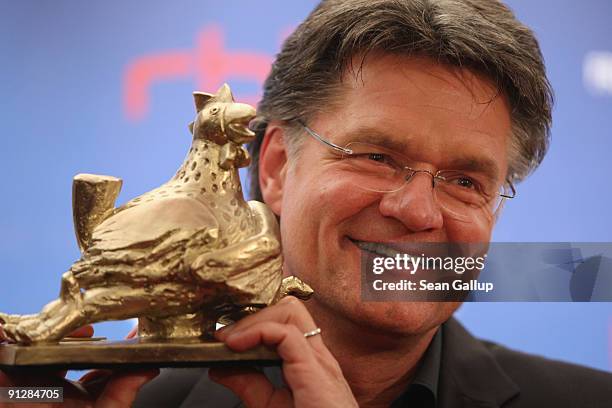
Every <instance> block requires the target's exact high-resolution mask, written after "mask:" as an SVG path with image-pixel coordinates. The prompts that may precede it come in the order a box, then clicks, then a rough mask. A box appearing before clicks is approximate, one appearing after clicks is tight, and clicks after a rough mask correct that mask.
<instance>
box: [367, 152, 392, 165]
mask: <svg viewBox="0 0 612 408" xmlns="http://www.w3.org/2000/svg"><path fill="white" fill-rule="evenodd" d="M368 159H369V160H373V161H377V162H384V163H387V162H389V160H388V158H387V157H386V155H385V154H383V153H368Z"/></svg>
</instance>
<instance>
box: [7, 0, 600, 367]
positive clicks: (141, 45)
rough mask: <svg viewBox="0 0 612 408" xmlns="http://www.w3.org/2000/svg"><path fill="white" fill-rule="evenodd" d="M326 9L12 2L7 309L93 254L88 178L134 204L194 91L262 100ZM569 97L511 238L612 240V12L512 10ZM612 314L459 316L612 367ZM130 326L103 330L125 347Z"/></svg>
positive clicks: (514, 341)
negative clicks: (293, 37)
mask: <svg viewBox="0 0 612 408" xmlns="http://www.w3.org/2000/svg"><path fill="white" fill-rule="evenodd" d="M314 3H315V2H314V1H306V0H300V1H291V2H287V1H280V0H271V1H258V2H247V1H232V0H226V1H223V2H219V1H203V0H199V1H179V2H159V3H157V4H152V3H151V2H146V1H143V0H140V1H131V2H120V1H110V2H99V3H95V4H92V3H91V2H81V1H76V0H75V1H56V2H40V1H20V2H9V1H6V0H4V1H1V2H0V56H1V58H2V63H1V64H0V78H1V80H0V95H1V96H2V104H1V108H0V118H1V120H0V131H1V135H2V147H1V150H0V174H1V175H2V185H1V189H2V200H0V259H1V260H2V261H1V263H0V271H1V273H2V275H1V280H0V281H1V283H0V310H2V311H10V312H13V313H32V312H36V311H38V310H39V309H40V308H41V307H42V306H43V305H44V304H45V303H46V302H48V301H50V300H51V299H53V298H54V297H55V296H56V295H57V291H58V286H59V278H60V276H61V273H62V272H64V271H65V270H66V269H67V268H68V267H69V266H70V265H71V263H72V262H73V261H74V260H75V259H77V258H78V256H79V252H78V249H77V245H76V242H75V239H74V233H73V229H72V228H73V227H72V215H71V182H72V177H73V176H74V175H75V174H77V173H80V172H89V173H98V174H108V175H114V176H119V177H121V178H123V180H124V187H123V191H122V193H121V196H120V198H119V201H120V202H122V201H125V200H126V199H129V198H132V197H134V196H136V195H139V194H141V193H142V192H144V191H147V190H149V189H151V188H153V187H156V186H157V185H159V184H160V183H161V182H163V181H165V180H166V179H167V178H169V177H170V175H171V174H173V171H174V170H175V168H176V167H177V165H178V164H179V163H180V162H181V161H182V159H183V156H184V154H185V151H186V149H187V148H188V146H189V143H190V137H191V135H190V134H189V133H188V131H187V123H188V122H189V121H190V120H191V119H192V117H193V113H194V110H193V103H192V98H191V92H192V91H193V90H196V89H200V90H204V91H211V90H215V89H216V88H217V87H218V86H219V85H220V84H221V83H222V82H223V81H228V82H229V83H230V84H231V85H232V88H233V90H234V93H235V95H236V97H237V99H240V100H245V101H248V102H251V103H255V102H256V101H257V99H258V94H259V90H260V88H261V81H262V79H263V78H264V77H265V75H266V73H267V71H268V69H269V64H270V61H272V57H273V55H274V54H275V53H276V52H277V50H278V49H279V46H280V44H281V42H282V40H283V38H285V37H286V36H287V34H288V33H289V32H291V30H292V28H294V27H295V26H296V25H297V23H298V22H299V21H300V20H301V19H303V18H304V17H305V16H306V15H307V13H308V12H309V11H310V9H311V8H312V7H313V5H314ZM510 5H511V7H512V8H513V9H514V10H515V12H516V13H517V15H518V16H519V18H520V19H521V20H522V21H524V22H525V23H527V24H528V25H529V26H531V27H532V28H533V29H534V30H535V32H536V33H537V35H538V38H539V39H540V43H541V46H542V49H543V52H544V56H545V59H546V63H547V67H548V72H549V76H550V79H551V82H552V84H553V87H554V89H555V93H556V101H557V103H556V108H555V111H554V127H553V143H552V147H551V149H550V152H549V154H548V155H547V157H546V159H545V161H544V163H543V164H542V166H541V167H540V169H539V170H538V171H537V172H536V173H535V174H534V175H533V176H532V177H531V178H530V179H528V180H527V181H526V182H524V183H522V184H521V185H519V187H518V191H519V196H518V198H517V199H516V200H513V201H512V202H511V203H509V204H508V205H506V208H505V210H504V213H503V216H502V218H501V220H500V222H499V223H498V225H497V228H496V232H495V239H496V240H497V241H519V242H525V241H601V242H610V241H612V228H611V227H612V215H610V212H609V210H608V207H609V202H610V199H611V198H612V193H611V187H610V184H611V183H610V181H609V175H610V174H612V160H610V152H611V150H612V138H611V136H612V135H611V131H610V128H611V119H610V118H611V113H612V110H611V108H612V26H611V25H610V23H609V18H610V16H612V3H611V2H608V1H606V0H592V1H585V2H576V1H570V0H563V1H561V0H554V1H553V0H541V1H538V2H528V1H518V0H516V1H511V2H510ZM610 306H611V305H610V304H606V303H600V304H594V303H591V304H556V303H548V304H525V303H511V304H487V303H483V304H469V305H465V306H463V308H462V309H461V310H460V311H459V312H458V316H459V318H460V319H461V320H462V321H463V322H464V323H465V324H466V325H467V326H468V327H469V328H470V329H471V330H472V332H474V333H475V334H476V335H479V336H481V337H485V338H489V339H493V340H495V341H499V342H502V343H504V344H506V345H509V346H511V347H515V348H518V349H522V350H526V351H529V352H534V353H539V354H543V355H546V356H550V357H554V358H559V359H563V360H568V361H574V362H578V363H581V364H586V365H589V366H592V367H598V368H601V369H605V370H610V369H611V368H612V308H611V307H610ZM130 325H131V323H130V322H124V323H115V324H102V325H100V326H99V327H98V332H99V333H100V334H102V335H107V336H110V337H112V338H119V337H121V336H122V335H123V334H124V333H125V332H126V331H127V330H128V328H129V326H130Z"/></svg>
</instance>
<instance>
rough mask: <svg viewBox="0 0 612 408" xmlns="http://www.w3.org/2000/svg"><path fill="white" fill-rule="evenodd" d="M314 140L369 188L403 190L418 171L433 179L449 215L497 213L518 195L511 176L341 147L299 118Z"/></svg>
mask: <svg viewBox="0 0 612 408" xmlns="http://www.w3.org/2000/svg"><path fill="white" fill-rule="evenodd" d="M298 123H299V124H300V125H301V126H302V127H303V128H304V130H306V132H307V133H308V134H309V135H310V136H312V137H313V138H314V139H315V140H317V141H318V142H320V143H322V144H323V145H325V146H327V147H328V148H330V149H331V150H333V152H334V153H336V154H337V155H338V156H339V158H340V160H341V164H342V165H343V166H345V170H346V171H349V172H351V174H352V180H354V183H355V185H356V186H358V187H360V188H363V189H365V190H369V191H375V192H380V193H392V192H395V191H398V190H400V189H401V188H402V187H404V185H406V184H407V183H408V182H410V181H411V180H412V179H413V178H414V177H416V176H417V175H418V174H421V173H423V174H427V175H429V176H431V179H432V189H433V193H434V197H435V199H436V201H437V202H438V204H439V205H440V207H442V208H443V209H444V210H445V211H446V212H447V213H448V214H449V215H450V216H452V217H454V218H456V219H459V220H462V221H470V220H473V219H474V217H475V216H477V217H481V216H485V217H495V216H496V215H497V213H498V211H499V210H500V208H501V207H502V206H503V203H504V201H505V200H506V199H512V198H514V197H515V196H516V190H515V189H514V186H513V185H512V182H511V181H510V180H507V181H506V182H505V183H504V184H502V185H501V186H500V185H499V182H498V181H496V180H495V179H493V178H492V177H490V176H487V175H486V174H482V173H480V172H466V171H460V170H438V171H436V172H435V173H434V172H432V171H429V170H425V169H417V168H415V167H413V166H412V165H411V164H412V163H414V161H413V160H411V159H410V158H408V157H407V156H404V155H402V154H400V153H397V152H394V151H392V150H390V149H387V148H385V147H382V146H379V145H375V144H369V143H363V142H350V143H348V144H346V146H344V147H342V146H339V145H337V144H334V143H332V142H330V141H329V140H327V139H326V138H324V137H323V136H321V135H319V134H318V133H316V132H315V131H314V130H312V129H310V128H309V127H308V126H306V124H305V123H303V122H301V121H299V122H298Z"/></svg>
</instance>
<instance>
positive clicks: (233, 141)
mask: <svg viewBox="0 0 612 408" xmlns="http://www.w3.org/2000/svg"><path fill="white" fill-rule="evenodd" d="M193 98H194V100H195V106H196V111H197V115H196V118H195V120H194V121H193V122H192V123H191V124H190V125H189V128H190V130H191V133H192V134H193V139H194V140H197V139H199V140H210V141H212V142H214V143H216V144H217V145H219V146H220V147H221V148H222V151H223V152H225V153H226V154H224V155H223V156H224V160H222V162H221V163H220V165H221V167H223V168H229V167H245V166H247V165H248V164H249V162H250V160H249V157H248V153H247V151H246V149H244V147H242V145H243V144H244V143H248V142H250V141H251V140H253V138H254V137H255V133H253V132H252V131H251V130H250V129H249V122H250V121H251V120H253V119H254V118H255V108H253V107H252V106H251V105H247V104H244V103H237V102H234V96H233V95H232V91H231V90H230V87H229V86H228V85H227V84H223V86H221V88H219V90H218V91H217V93H215V94H209V93H205V92H194V93H193ZM228 155H229V156H228Z"/></svg>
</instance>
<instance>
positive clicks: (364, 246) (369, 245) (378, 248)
mask: <svg viewBox="0 0 612 408" xmlns="http://www.w3.org/2000/svg"><path fill="white" fill-rule="evenodd" d="M349 240H350V241H351V242H352V243H354V244H355V245H357V247H358V248H359V249H361V250H362V251H366V252H370V253H372V254H375V255H379V256H384V257H389V258H393V257H395V256H396V255H402V256H403V253H402V252H400V251H398V250H397V249H395V248H393V247H391V246H389V245H387V244H383V243H381V242H370V241H359V240H357V239H353V238H349ZM409 256H410V255H409Z"/></svg>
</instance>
